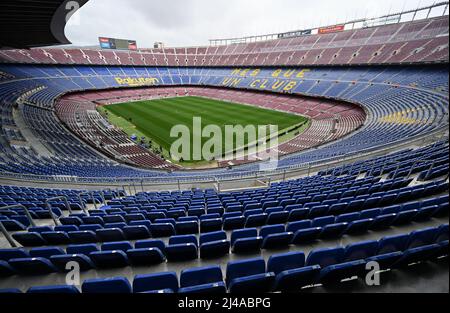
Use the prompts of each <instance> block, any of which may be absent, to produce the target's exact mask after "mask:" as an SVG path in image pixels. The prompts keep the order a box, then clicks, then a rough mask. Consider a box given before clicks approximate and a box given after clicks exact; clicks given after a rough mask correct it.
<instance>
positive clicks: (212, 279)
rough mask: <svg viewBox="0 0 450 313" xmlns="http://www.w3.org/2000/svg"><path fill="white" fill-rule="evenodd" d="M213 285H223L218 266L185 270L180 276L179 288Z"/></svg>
mask: <svg viewBox="0 0 450 313" xmlns="http://www.w3.org/2000/svg"><path fill="white" fill-rule="evenodd" d="M215 283H223V276H222V270H221V268H220V266H210V267H199V268H191V269H185V270H183V271H182V272H181V275H180V287H181V288H184V287H193V286H199V285H206V284H215Z"/></svg>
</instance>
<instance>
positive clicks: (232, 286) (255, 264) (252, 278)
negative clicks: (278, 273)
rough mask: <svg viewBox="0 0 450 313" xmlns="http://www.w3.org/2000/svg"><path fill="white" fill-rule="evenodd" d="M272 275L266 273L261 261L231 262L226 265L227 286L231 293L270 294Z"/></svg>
mask: <svg viewBox="0 0 450 313" xmlns="http://www.w3.org/2000/svg"><path fill="white" fill-rule="evenodd" d="M274 280H275V274H274V273H266V263H265V262H264V260H263V259H251V260H243V261H232V262H229V263H228V265H227V284H228V286H229V290H230V292H231V293H249V292H270V291H272V289H273V283H274Z"/></svg>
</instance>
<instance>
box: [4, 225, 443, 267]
mask: <svg viewBox="0 0 450 313" xmlns="http://www.w3.org/2000/svg"><path fill="white" fill-rule="evenodd" d="M448 237H449V224H445V225H441V226H439V228H438V230H437V232H436V238H435V242H437V243H439V242H442V241H447V240H448ZM0 251H1V250H0ZM0 259H1V256H0Z"/></svg>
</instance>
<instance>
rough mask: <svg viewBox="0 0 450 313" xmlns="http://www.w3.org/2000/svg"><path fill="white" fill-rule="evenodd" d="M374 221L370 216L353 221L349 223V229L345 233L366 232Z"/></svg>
mask: <svg viewBox="0 0 450 313" xmlns="http://www.w3.org/2000/svg"><path fill="white" fill-rule="evenodd" d="M373 222H374V219H372V218H368V219H362V220H357V221H354V222H351V223H350V224H348V226H347V229H346V230H345V233H347V234H361V233H365V232H367V231H368V230H369V228H370V226H372V224H373Z"/></svg>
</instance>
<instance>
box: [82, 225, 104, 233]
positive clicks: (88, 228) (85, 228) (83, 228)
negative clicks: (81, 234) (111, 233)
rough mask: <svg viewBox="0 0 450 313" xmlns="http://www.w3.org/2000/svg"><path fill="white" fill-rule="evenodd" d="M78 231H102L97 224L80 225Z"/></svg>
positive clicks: (100, 226)
mask: <svg viewBox="0 0 450 313" xmlns="http://www.w3.org/2000/svg"><path fill="white" fill-rule="evenodd" d="M79 229H80V231H84V230H91V231H93V232H95V231H97V230H99V229H103V226H102V225H98V224H89V225H88V224H85V225H80V227H79Z"/></svg>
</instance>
